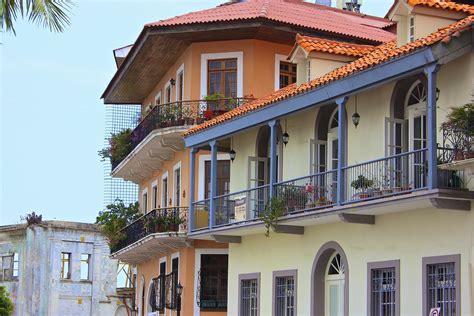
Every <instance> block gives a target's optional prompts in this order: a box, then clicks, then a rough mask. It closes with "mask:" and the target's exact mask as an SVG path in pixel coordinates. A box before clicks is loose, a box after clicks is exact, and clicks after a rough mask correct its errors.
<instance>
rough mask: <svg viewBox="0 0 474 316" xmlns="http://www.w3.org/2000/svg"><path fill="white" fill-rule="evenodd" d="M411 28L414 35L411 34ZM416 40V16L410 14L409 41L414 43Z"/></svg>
mask: <svg viewBox="0 0 474 316" xmlns="http://www.w3.org/2000/svg"><path fill="white" fill-rule="evenodd" d="M412 22H413V24H412ZM411 30H413V36H412V35H411V34H410V33H411ZM414 41H415V16H413V15H409V16H408V42H409V43H413V42H414Z"/></svg>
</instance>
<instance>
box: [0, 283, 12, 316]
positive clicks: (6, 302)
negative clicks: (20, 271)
mask: <svg viewBox="0 0 474 316" xmlns="http://www.w3.org/2000/svg"><path fill="white" fill-rule="evenodd" d="M13 309H14V305H13V302H12V300H11V299H10V294H9V293H8V292H7V290H6V288H5V286H0V316H10V315H12V314H13Z"/></svg>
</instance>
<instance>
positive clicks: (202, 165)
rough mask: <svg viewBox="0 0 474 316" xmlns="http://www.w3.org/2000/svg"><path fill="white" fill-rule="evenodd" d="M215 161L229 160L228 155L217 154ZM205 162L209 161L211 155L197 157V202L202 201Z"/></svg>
mask: <svg viewBox="0 0 474 316" xmlns="http://www.w3.org/2000/svg"><path fill="white" fill-rule="evenodd" d="M217 160H218V161H219V160H230V158H229V154H217ZM206 161H211V155H200V156H199V176H198V201H202V200H204V196H205V192H204V191H205V188H206V186H205V183H204V181H205V179H206V178H205V176H206V174H205V173H206Z"/></svg>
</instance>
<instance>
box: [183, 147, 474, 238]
mask: <svg viewBox="0 0 474 316" xmlns="http://www.w3.org/2000/svg"><path fill="white" fill-rule="evenodd" d="M452 151H453V149H452V148H448V149H445V148H439V149H438V157H439V158H438V166H437V169H438V171H437V172H438V173H437V174H438V179H437V182H438V189H436V190H429V189H428V188H429V186H428V181H429V179H428V178H429V172H428V171H429V168H430V167H429V165H428V159H427V154H428V149H426V148H425V149H419V150H415V151H411V152H406V153H401V154H397V155H393V156H390V157H384V158H380V159H377V160H373V161H368V162H364V163H360V164H355V165H351V166H346V167H343V168H342V179H343V180H342V181H340V180H339V179H338V173H337V170H331V171H326V172H321V173H315V174H311V175H306V176H302V177H299V178H295V179H291V180H285V181H282V182H278V183H275V184H274V185H273V191H271V189H270V186H269V185H264V186H260V187H257V188H252V189H249V190H243V191H239V192H234V193H229V194H226V195H222V196H217V197H216V198H215V199H214V204H215V214H214V216H213V222H212V234H221V233H222V234H223V235H225V234H227V233H228V232H229V231H231V230H232V231H233V232H234V233H235V230H234V229H238V228H241V227H246V230H247V231H246V232H245V233H255V231H256V230H252V229H248V228H249V227H251V226H254V227H255V228H257V226H258V225H260V226H261V225H262V222H261V220H260V216H261V214H262V213H263V212H264V211H265V208H266V207H267V205H268V203H269V201H270V200H271V195H270V193H272V196H273V197H274V198H278V199H280V200H281V201H282V202H283V205H284V207H285V209H284V212H283V216H282V217H281V220H282V221H283V222H282V223H286V222H292V225H296V224H297V225H298V226H305V225H306V224H308V222H305V221H304V220H302V218H305V217H308V216H310V217H311V218H312V219H313V222H314V219H316V218H319V217H323V216H326V215H339V214H344V215H343V216H342V217H341V216H335V217H333V219H332V220H334V221H337V220H343V221H351V220H356V221H357V220H361V221H363V220H362V219H361V218H357V217H356V218H354V217H353V216H351V215H353V214H359V215H369V216H374V215H375V214H382V213H384V212H394V211H402V210H405V209H406V210H409V209H414V208H422V207H427V206H431V207H433V206H434V207H436V208H452V209H461V210H465V209H466V208H467V207H469V209H470V204H469V203H470V202H469V200H470V199H474V194H473V193H474V192H472V191H468V190H467V188H466V185H467V183H468V182H469V176H467V175H466V173H465V171H464V170H462V169H459V168H458V169H456V168H452V167H450V165H449V164H448V163H446V161H443V159H442V157H453V153H452ZM471 163H473V164H474V162H473V160H472V159H471ZM339 183H343V187H342V188H339V187H338V186H339ZM341 193H342V194H341ZM339 196H340V198H339ZM459 201H461V202H459ZM466 201H467V204H466V203H465V202H466ZM209 210H210V200H209V199H208V200H204V201H197V202H195V203H194V204H193V214H192V216H193V227H192V229H191V231H192V232H193V234H196V235H201V237H203V236H204V238H211V237H212V238H214V236H215V235H210V234H211V233H210V230H211V228H209V222H210V218H211V216H210V212H209ZM347 214H349V215H347ZM344 216H345V217H344ZM295 223H296V224H295ZM235 234H237V235H239V234H240V233H235ZM205 235H207V237H206V236H205Z"/></svg>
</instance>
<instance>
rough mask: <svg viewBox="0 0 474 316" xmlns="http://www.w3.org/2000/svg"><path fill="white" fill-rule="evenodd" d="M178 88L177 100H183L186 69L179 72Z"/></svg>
mask: <svg viewBox="0 0 474 316" xmlns="http://www.w3.org/2000/svg"><path fill="white" fill-rule="evenodd" d="M177 88H178V89H177V90H176V94H177V95H176V100H177V101H183V98H184V71H182V70H181V71H180V72H179V73H178V80H177Z"/></svg>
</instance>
